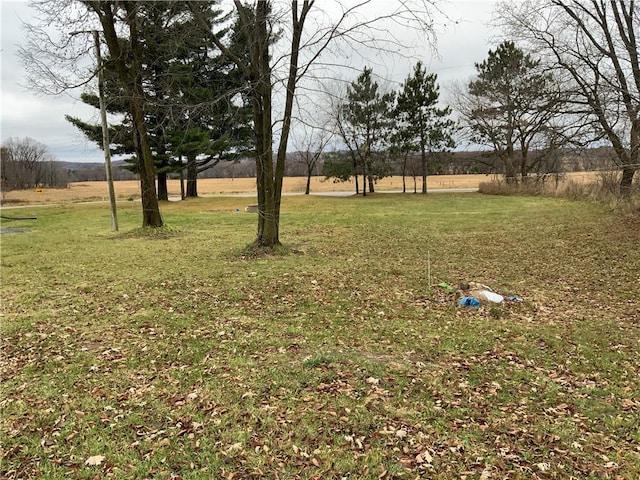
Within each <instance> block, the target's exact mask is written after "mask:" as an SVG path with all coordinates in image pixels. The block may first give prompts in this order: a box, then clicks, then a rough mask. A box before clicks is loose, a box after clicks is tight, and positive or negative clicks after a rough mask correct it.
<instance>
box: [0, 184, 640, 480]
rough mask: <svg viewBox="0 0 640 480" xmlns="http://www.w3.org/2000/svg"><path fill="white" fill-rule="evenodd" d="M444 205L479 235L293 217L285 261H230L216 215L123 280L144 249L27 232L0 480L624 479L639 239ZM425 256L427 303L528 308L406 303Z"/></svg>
mask: <svg viewBox="0 0 640 480" xmlns="http://www.w3.org/2000/svg"><path fill="white" fill-rule="evenodd" d="M452 199H454V200H455V202H454V203H455V205H456V207H455V208H457V209H461V208H464V209H467V210H469V211H472V212H473V211H478V210H479V209H482V208H488V209H491V211H492V212H496V213H493V214H492V215H494V216H493V217H492V218H490V219H488V220H486V221H485V220H482V218H483V217H477V216H474V217H473V218H474V221H473V222H470V223H465V222H464V221H460V218H461V217H460V216H455V218H456V222H452V221H451V220H449V221H447V220H446V219H447V212H450V209H451V208H452V207H451V200H449V201H446V199H444V198H442V199H438V198H431V197H430V198H413V197H403V196H389V197H385V198H384V199H380V198H379V197H374V198H372V199H369V200H371V202H368V203H364V202H362V201H360V199H358V201H357V202H356V201H353V202H352V201H349V202H338V201H336V200H332V201H330V202H323V201H322V199H316V198H311V199H304V198H291V199H286V201H285V202H284V204H283V205H284V208H285V214H286V215H287V227H286V228H290V229H291V230H290V231H291V232H295V233H291V234H288V235H290V237H291V241H292V242H294V243H295V242H296V241H298V239H299V240H300V242H307V243H308V244H310V245H313V248H312V249H307V251H306V253H304V254H294V255H282V256H279V257H277V258H276V259H273V258H269V259H267V258H262V257H256V258H252V259H244V260H240V261H239V260H238V259H237V258H235V259H234V258H229V255H228V253H227V252H228V251H229V249H230V248H232V249H233V248H235V251H240V245H242V244H243V242H246V238H245V237H243V235H246V234H247V233H248V234H249V235H250V234H251V232H250V231H247V232H244V230H242V229H243V228H245V227H244V223H242V225H240V224H235V223H234V222H236V220H235V218H238V217H232V216H231V215H229V216H228V218H227V217H225V214H223V213H221V214H220V216H219V218H220V221H221V224H220V225H219V229H218V230H217V231H216V236H212V235H202V234H201V233H200V231H198V232H194V233H193V234H192V233H190V230H189V228H186V227H183V226H180V225H177V226H176V228H179V230H180V232H181V234H180V236H169V237H165V238H158V239H156V240H154V241H153V242H148V243H149V244H152V245H153V246H152V247H150V248H153V258H154V264H155V265H158V264H163V265H166V268H165V269H158V268H156V267H154V268H147V267H145V266H144V265H139V260H138V257H137V255H138V254H139V252H138V251H137V249H139V245H140V244H141V243H144V242H145V240H144V239H141V238H128V237H126V236H124V237H122V238H119V239H116V240H113V239H107V238H105V237H100V236H99V235H98V236H96V237H91V236H90V235H89V236H87V237H86V238H82V239H79V240H78V241H77V242H75V245H74V249H73V251H71V250H70V249H69V248H68V238H67V237H65V236H63V235H60V234H57V233H56V230H55V229H53V228H51V229H50V230H47V231H43V232H42V233H41V234H39V233H37V232H36V235H35V236H34V237H33V238H31V239H29V241H30V242H36V243H37V242H42V243H41V244H38V245H41V246H39V247H38V248H41V249H42V251H43V252H44V253H45V254H44V255H42V256H38V258H39V264H38V265H33V264H31V263H29V260H28V257H15V258H16V260H15V262H18V260H19V261H20V262H24V263H23V264H21V265H20V271H21V273H20V275H17V274H16V271H17V270H14V269H13V267H11V268H10V269H5V270H3V297H4V298H3V301H4V304H5V305H4V307H5V317H4V321H3V326H2V328H3V335H4V341H3V344H2V346H1V348H2V359H3V363H2V366H1V367H2V378H3V396H2V400H1V406H2V409H3V418H2V432H3V448H4V450H3V462H2V463H3V466H2V469H3V471H2V474H3V476H5V477H6V478H42V477H45V478H69V477H71V478H93V477H95V476H96V475H98V476H103V477H110V478H132V477H138V478H146V477H155V478H211V476H215V477H222V478H251V477H269V478H341V477H342V476H346V475H348V474H351V476H352V477H353V478H416V477H417V476H423V477H429V478H469V479H470V478H485V479H486V478H504V477H509V478H536V477H538V478H554V477H556V478H570V477H571V476H573V477H575V478H589V477H593V478H633V477H634V476H637V475H636V474H637V473H638V472H639V471H640V466H639V465H638V464H639V460H638V455H639V453H640V452H639V450H638V443H639V437H638V429H637V425H638V424H639V423H640V422H639V421H638V402H639V399H640V394H639V392H638V384H637V378H638V372H639V365H638V355H637V351H638V348H637V347H638V339H639V338H640V335H639V332H638V323H637V321H636V320H634V318H633V312H634V311H635V310H634V309H637V303H634V299H636V298H637V295H635V294H636V293H637V292H636V291H635V287H634V285H637V282H636V280H637V278H638V271H637V265H638V252H637V249H634V248H633V246H634V245H635V244H636V242H635V240H634V238H635V239H636V240H637V233H636V232H634V231H632V230H630V229H629V228H627V227H625V224H624V222H621V221H620V223H618V222H619V220H618V219H617V217H615V216H610V215H608V214H606V212H602V211H600V210H598V209H597V208H596V207H592V206H589V205H583V204H580V205H573V204H567V203H564V202H559V201H556V200H544V199H536V200H533V201H534V203H536V204H537V205H538V210H532V211H531V213H530V214H529V215H528V217H527V222H529V224H528V227H527V228H528V230H527V229H522V226H521V225H518V223H519V222H520V218H521V217H520V215H519V214H518V213H519V212H521V211H522V208H524V205H523V202H528V201H529V200H526V199H501V198H500V199H496V198H491V197H482V199H483V202H486V203H485V204H484V206H480V205H479V203H482V202H478V201H477V197H465V196H455V197H452ZM211 202H213V203H215V200H211ZM206 203H207V202H203V208H204V206H205V204H206ZM171 208H178V207H177V206H173V205H172V206H171ZM74 209H77V211H78V212H79V214H80V213H81V212H82V207H81V206H77V207H74ZM74 209H72V210H74ZM298 209H300V210H298ZM585 209H588V210H589V212H590V215H585V214H584V213H585ZM72 210H70V211H69V212H68V215H66V216H65V218H64V219H60V221H66V222H73V215H74V213H73V211H72ZM393 211H396V212H399V211H402V212H404V213H405V214H403V215H400V216H394V215H392V214H390V212H393ZM304 212H306V213H304ZM309 212H313V222H312V223H310V220H309V218H308V217H309V215H310V214H309ZM169 215H170V214H169ZM193 215H195V216H197V212H194V213H193ZM87 218H89V217H84V216H83V217H81V219H82V222H83V224H85V228H89V229H97V228H98V227H96V226H92V225H93V224H91V223H90V222H89V223H86V222H88V220H87ZM181 218H182V217H181ZM184 218H186V217H184ZM216 218H218V217H216ZM478 218H480V219H478ZM549 218H554V219H555V221H553V222H551V221H550V220H549ZM189 221H191V222H193V219H191V220H189ZM324 223H326V224H327V229H328V231H329V232H330V233H331V234H330V235H328V236H327V237H326V238H325V237H324V236H323V234H322V231H321V228H320V229H319V228H318V225H320V226H322V225H324ZM87 225H88V226H87ZM68 227H69V228H67V230H69V229H70V228H71V225H69V226H68ZM312 227H313V228H312ZM131 228H135V226H132V227H131ZM536 229H539V230H540V231H541V232H542V231H543V232H544V234H536V235H532V234H531V231H535V230H536ZM238 231H240V234H239V233H238ZM242 232H244V233H242ZM38 235H42V238H41V239H40V237H38ZM218 235H219V236H220V240H218V239H217V237H218ZM634 235H635V237H634ZM506 238H508V239H509V241H505V239H506ZM575 239H582V240H584V241H583V242H581V243H580V242H578V245H577V246H576V241H575ZM609 240H611V241H609ZM24 241H26V240H19V239H17V238H12V239H9V240H7V241H4V242H3V255H4V254H5V253H8V254H9V255H11V254H12V252H14V251H17V250H20V249H24V248H27V247H29V245H24V244H22V243H21V242H24ZM461 242H464V243H463V245H464V249H461V248H460V247H459V245H460V244H461ZM185 243H188V244H189V248H185ZM230 245H234V247H230ZM32 247H33V245H32ZM126 247H133V248H131V249H127V248H126ZM427 249H430V250H431V252H432V256H431V261H432V274H433V276H434V278H437V282H439V281H447V282H450V283H451V282H454V281H455V280H456V279H459V278H471V279H477V280H478V281H480V282H481V283H486V284H488V285H491V286H495V288H496V290H498V291H505V292H516V293H517V294H518V295H519V296H522V297H523V298H524V299H525V302H523V303H522V304H513V305H511V304H509V305H506V304H505V305H501V306H497V307H496V308H491V307H482V308H480V309H477V310H471V309H462V308H458V307H456V306H455V302H454V301H452V299H451V298H449V297H442V298H440V297H438V295H439V293H437V292H436V291H435V290H434V289H432V291H431V295H426V294H425V291H426V290H427V287H428V286H427V285H426V260H425V256H424V255H423V253H424V252H426V251H427ZM576 249H577V251H578V253H577V254H576V251H575V250H576ZM78 252H85V253H84V255H78ZM88 252H96V253H94V255H95V257H94V258H92V259H91V261H88V260H87V257H86V255H87V254H88ZM53 253H55V254H56V255H53ZM114 254H115V255H114ZM110 257H113V260H109V262H107V263H106V265H107V267H104V266H102V265H103V264H102V263H100V262H98V260H104V259H106V258H110ZM150 258H151V257H150ZM54 259H55V261H54ZM514 259H517V261H516V260H514ZM56 262H57V263H56ZM602 262H604V263H602ZM58 264H60V265H64V268H61V267H60V265H58ZM131 265H138V267H136V268H131ZM634 265H635V266H636V267H635V268H634ZM605 266H606V268H605ZM5 274H6V275H5ZM18 282H21V283H20V285H21V288H14V287H12V285H17V284H18ZM437 282H436V283H437ZM634 282H636V283H634ZM33 299H37V300H36V301H34V300H33ZM636 318H637V317H636ZM93 456H104V461H103V462H102V463H101V464H100V465H85V462H86V461H87V459H88V458H91V457H93Z"/></svg>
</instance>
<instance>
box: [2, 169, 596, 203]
mask: <svg viewBox="0 0 640 480" xmlns="http://www.w3.org/2000/svg"><path fill="white" fill-rule="evenodd" d="M594 175H595V174H594V173H593V172H581V173H571V174H568V175H567V178H570V179H572V180H573V181H577V182H583V181H585V180H588V179H593V178H594ZM494 178H495V176H494V175H437V176H435V175H434V176H430V177H429V178H428V185H427V187H428V189H433V190H438V189H446V188H478V186H479V185H480V183H481V182H487V181H490V180H492V179H494ZM305 184H306V178H304V177H287V178H285V179H284V185H283V190H284V192H286V193H302V192H304V189H305ZM406 185H407V191H408V192H413V179H412V178H407V179H406ZM420 185H421V184H420V179H417V189H418V191H420V188H421V186H420ZM168 186H169V196H170V197H173V198H176V197H180V182H179V181H178V180H169V185H168ZM376 188H377V190H378V191H390V190H402V177H399V176H395V177H387V178H383V179H382V180H380V181H379V182H378V183H377V184H376ZM115 190H116V196H117V197H118V198H119V199H128V198H138V197H139V196H140V185H139V183H138V181H136V180H126V181H118V182H115ZM354 190H355V184H354V182H353V180H352V181H349V182H337V183H334V182H333V181H332V180H325V178H324V177H321V176H318V177H313V178H312V179H311V192H316V193H317V192H340V191H354ZM255 191H256V185H255V179H254V178H233V179H229V178H205V179H200V180H198V193H199V195H201V196H211V195H226V194H247V193H254V192H255ZM107 198H108V190H107V184H106V182H77V183H70V184H69V187H68V188H61V189H42V190H41V191H36V190H17V191H13V192H7V194H6V195H5V198H4V202H5V203H7V204H38V203H59V202H79V201H87V200H107Z"/></svg>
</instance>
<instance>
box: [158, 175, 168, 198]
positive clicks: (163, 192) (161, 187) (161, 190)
mask: <svg viewBox="0 0 640 480" xmlns="http://www.w3.org/2000/svg"><path fill="white" fill-rule="evenodd" d="M158 200H164V201H165V202H166V201H168V200H169V188H168V187H167V173H166V172H158Z"/></svg>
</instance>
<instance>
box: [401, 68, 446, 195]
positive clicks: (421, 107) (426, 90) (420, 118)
mask: <svg viewBox="0 0 640 480" xmlns="http://www.w3.org/2000/svg"><path fill="white" fill-rule="evenodd" d="M437 78H438V77H437V75H436V74H434V73H432V74H427V72H426V70H425V68H424V66H423V65H422V62H417V63H416V65H415V67H414V70H413V75H409V76H408V77H407V79H406V80H405V81H404V83H403V85H402V89H401V91H400V93H399V94H398V101H397V105H396V109H395V113H396V115H395V119H396V132H395V136H396V138H397V140H396V142H395V143H396V144H399V145H401V146H402V147H401V149H402V150H405V151H413V152H419V153H420V165H421V169H422V172H421V174H422V193H427V173H428V169H427V160H428V157H429V155H433V154H435V153H437V152H442V151H444V150H446V149H447V148H453V147H454V146H455V142H454V140H453V129H454V127H455V124H454V122H453V120H451V119H449V118H448V116H449V115H450V114H451V108H449V107H444V108H439V107H438V100H439V98H440V87H439V86H438V84H437V83H436V81H437Z"/></svg>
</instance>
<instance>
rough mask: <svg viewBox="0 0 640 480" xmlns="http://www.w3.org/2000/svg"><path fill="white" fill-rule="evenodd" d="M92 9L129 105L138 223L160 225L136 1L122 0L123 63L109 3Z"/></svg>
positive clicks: (147, 225) (146, 225)
mask: <svg viewBox="0 0 640 480" xmlns="http://www.w3.org/2000/svg"><path fill="white" fill-rule="evenodd" d="M94 8H95V11H96V13H97V14H98V15H99V16H100V23H101V24H102V28H103V31H104V36H105V40H106V42H107V46H108V47H109V53H110V56H111V58H112V59H115V60H114V61H115V66H116V70H117V72H118V78H119V80H120V83H121V85H122V87H123V88H124V89H125V91H126V93H127V94H128V95H129V98H128V101H129V105H130V109H131V121H132V126H133V145H134V150H135V152H136V157H137V160H138V174H139V175H140V196H141V199H142V226H143V227H162V225H163V222H162V216H161V215H160V207H159V205H158V196H157V194H156V178H155V168H154V165H153V156H152V153H151V147H150V146H149V135H148V133H147V127H146V125H145V121H144V90H143V88H142V75H141V72H142V70H141V65H140V44H139V41H138V29H137V24H136V22H137V8H138V6H137V4H136V2H126V3H125V4H124V8H125V9H126V12H127V15H126V21H127V24H128V26H129V34H130V46H131V53H132V55H131V57H132V62H131V65H130V66H127V65H126V64H125V61H124V57H125V56H124V54H123V52H122V50H121V46H120V42H121V41H120V39H119V38H118V36H117V33H116V30H115V24H116V21H115V16H114V11H113V10H112V8H113V4H111V3H109V2H104V3H103V2H100V4H99V5H97V6H95V7H94Z"/></svg>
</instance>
